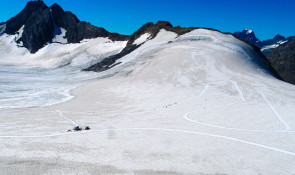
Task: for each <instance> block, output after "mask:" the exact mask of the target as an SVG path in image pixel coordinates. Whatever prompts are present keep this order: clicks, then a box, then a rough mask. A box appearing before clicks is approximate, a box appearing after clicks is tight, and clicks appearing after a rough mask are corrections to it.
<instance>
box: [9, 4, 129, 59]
mask: <svg viewBox="0 0 295 175" xmlns="http://www.w3.org/2000/svg"><path fill="white" fill-rule="evenodd" d="M51 12H52V13H51ZM51 14H52V15H53V18H52V17H51ZM52 19H54V22H55V23H56V24H57V25H58V26H59V27H62V28H64V29H66V31H67V32H66V36H65V37H66V38H67V41H68V43H78V42H80V41H81V40H83V39H90V38H97V37H109V38H110V39H111V40H127V39H128V37H129V36H126V35H120V34H118V33H110V32H108V31H106V30H105V29H104V28H100V27H95V26H93V25H91V24H90V23H87V22H84V21H80V20H79V19H78V18H77V17H76V16H75V15H74V14H72V13H71V12H65V11H63V9H62V8H61V7H60V6H59V5H57V4H54V5H52V6H51V7H47V6H46V5H45V4H44V2H43V1H30V2H28V3H27V5H26V7H25V8H24V9H23V10H22V11H21V12H20V13H19V14H17V15H16V16H15V17H13V18H11V19H9V20H8V21H7V22H6V30H5V33H7V34H10V35H14V34H16V33H17V32H18V31H19V30H20V28H21V27H22V26H25V27H24V29H23V33H22V36H21V37H20V38H19V39H18V40H17V41H16V42H18V43H21V42H22V44H23V46H24V47H26V48H27V49H28V50H29V51H30V52H31V53H35V52H37V51H38V50H39V49H41V48H42V47H43V46H44V45H45V44H47V43H51V42H52V39H53V38H54V22H53V20H52Z"/></svg>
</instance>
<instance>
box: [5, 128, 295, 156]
mask: <svg viewBox="0 0 295 175" xmlns="http://www.w3.org/2000/svg"><path fill="white" fill-rule="evenodd" d="M106 131H168V132H179V133H187V134H195V135H202V136H209V137H215V138H220V139H225V140H230V141H235V142H239V143H244V144H248V145H252V146H256V147H260V148H264V149H268V150H272V151H275V152H280V153H283V154H287V155H291V156H295V153H294V152H291V151H287V150H283V149H280V148H276V147H272V146H267V145H263V144H259V143H255V142H250V141H247V140H242V139H237V138H234V137H228V136H223V135H217V134H210V133H205V132H195V131H188V130H179V129H169V128H121V129H101V130H91V131H81V132H62V133H54V134H48V135H39V136H0V138H48V137H58V136H66V135H74V134H75V135H81V134H88V133H96V132H106Z"/></svg>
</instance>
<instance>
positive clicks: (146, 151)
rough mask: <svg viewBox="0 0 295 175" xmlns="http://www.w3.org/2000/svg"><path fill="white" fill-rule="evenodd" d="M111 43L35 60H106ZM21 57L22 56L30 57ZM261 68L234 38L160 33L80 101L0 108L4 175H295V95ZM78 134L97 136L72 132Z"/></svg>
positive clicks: (81, 92)
mask: <svg viewBox="0 0 295 175" xmlns="http://www.w3.org/2000/svg"><path fill="white" fill-rule="evenodd" d="M0 39H1V40H0V41H1V42H0V43H1V44H2V46H3V47H0V48H1V49H2V50H1V53H3V52H2V51H3V50H4V51H5V53H7V55H8V56H11V55H13V53H14V54H16V53H15V52H16V50H15V48H14V46H13V47H12V46H11V45H9V43H10V42H9V39H10V38H9V36H8V38H7V36H1V37H0ZM104 40H107V39H97V40H91V41H89V40H87V42H86V43H84V42H82V43H81V44H77V45H68V44H67V45H61V44H51V46H47V48H45V49H41V50H40V51H39V52H38V53H37V54H36V55H37V56H36V57H37V58H39V59H40V63H39V64H37V65H42V64H41V62H43V61H44V60H46V59H45V58H44V57H46V58H47V57H50V54H52V59H53V57H54V56H55V59H60V58H58V57H56V53H55V50H56V51H57V52H61V50H59V48H58V47H62V49H65V50H66V49H69V48H67V46H68V47H71V49H72V50H73V52H74V51H77V50H79V51H80V52H76V53H79V54H77V55H79V56H81V57H82V58H83V57H85V56H83V54H86V55H89V54H97V52H99V54H101V51H97V49H96V47H97V48H101V47H106V46H107V44H110V46H109V47H110V48H109V49H110V50H112V49H111V48H112V47H113V46H117V45H116V44H114V43H111V42H107V43H105V42H103V41H104ZM89 42H93V43H91V44H90V43H89ZM5 44H8V46H7V47H5ZM121 44H123V43H121ZM125 44H126V43H125ZM74 46H75V48H74ZM11 48H13V49H14V50H13V51H11V52H8V51H9V49H11ZM82 48H83V49H82ZM118 48H119V47H118ZM17 49H18V52H17V54H16V55H19V54H20V53H21V52H23V55H24V56H30V55H29V54H28V53H27V52H25V50H22V49H23V48H17ZM50 49H52V50H50ZM106 50H107V49H106ZM8 53H11V54H8ZM49 53H50V54H49ZM47 54H49V55H47ZM41 56H43V57H41ZM72 56H73V55H72ZM11 58H13V57H11ZM17 58H18V57H16V58H15V59H16V60H17ZM65 58H68V59H69V60H71V61H65V62H66V63H69V64H70V65H69V67H71V66H73V67H79V66H77V65H78V64H79V63H81V64H82V65H84V63H83V61H81V62H80V61H79V60H80V58H79V57H78V56H75V57H74V58H76V60H78V61H77V62H76V63H75V61H73V60H75V59H73V58H71V57H69V56H64V59H63V60H66V59H65ZM260 59H261V58H260V57H259V55H258V54H257V53H256V52H255V51H254V50H253V48H252V47H250V46H249V45H247V44H246V43H244V42H242V41H240V40H238V39H236V38H235V37H233V36H231V35H226V34H222V33H219V32H216V31H211V30H206V29H196V30H194V31H192V32H189V33H187V34H185V35H182V36H180V37H177V35H176V34H175V33H173V32H168V31H165V30H161V31H160V33H159V34H158V35H157V36H156V37H155V38H154V39H152V40H148V41H146V42H145V43H144V44H142V45H141V46H140V47H139V48H138V49H136V50H135V51H134V52H132V53H131V54H128V55H126V56H125V57H123V58H121V59H119V60H118V61H117V63H121V64H119V65H117V66H115V67H113V68H112V69H109V70H107V71H105V72H103V73H101V74H99V75H98V76H97V77H100V78H98V79H96V80H93V81H92V82H90V83H87V84H85V85H83V86H81V87H78V88H76V89H75V90H74V91H73V92H72V94H73V95H74V96H75V98H74V99H73V100H70V101H68V102H66V103H61V104H58V105H54V106H48V107H35V108H30V109H0V126H1V127H2V128H5V129H3V130H1V131H0V143H3V144H0V155H1V157H0V160H1V161H0V165H1V166H0V170H1V172H2V173H3V174H22V172H24V171H25V172H31V174H44V172H46V173H48V174H184V175H185V174H212V175H215V174H216V175H217V174H226V175H245V174H261V175H277V174H283V175H285V174H286V175H287V174H295V165H294V163H293V162H295V142H294V140H295V117H294V112H295V110H294V109H295V100H294V99H295V93H294V92H295V86H294V85H290V84H288V83H284V82H282V81H280V80H278V79H276V78H274V77H273V76H271V75H270V74H269V73H268V72H267V71H263V70H264V67H263V65H262V64H259V63H260ZM27 60H31V61H32V62H35V61H36V58H35V57H34V58H29V59H28V58H23V60H22V61H23V62H22V64H21V65H27V64H26V61H27ZM81 60H85V59H81ZM14 61H15V60H14ZM56 63H59V65H61V64H60V61H56ZM45 65H55V64H49V63H48V62H47V63H46V64H45ZM49 67H50V66H49ZM51 67H52V66H51ZM53 67H54V66H53ZM52 80H54V78H53V79H52ZM2 84H3V83H1V85H2ZM76 125H80V126H81V127H83V128H85V126H90V128H91V130H89V131H85V130H84V131H81V132H73V131H72V132H67V130H68V129H72V128H73V127H75V126H76ZM73 167H75V168H73Z"/></svg>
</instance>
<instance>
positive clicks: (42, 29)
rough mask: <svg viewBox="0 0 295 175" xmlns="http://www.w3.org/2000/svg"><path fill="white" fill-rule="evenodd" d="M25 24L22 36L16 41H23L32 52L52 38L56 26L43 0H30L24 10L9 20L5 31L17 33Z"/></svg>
mask: <svg viewBox="0 0 295 175" xmlns="http://www.w3.org/2000/svg"><path fill="white" fill-rule="evenodd" d="M23 25H24V26H25V27H24V29H23V30H24V31H23V33H22V37H21V38H20V39H19V40H17V41H16V42H18V43H20V42H22V43H23V46H24V47H26V48H27V49H28V50H29V51H30V52H31V53H35V52H37V51H38V50H39V49H40V48H42V47H43V46H44V45H45V44H46V43H47V42H49V41H50V40H51V39H52V36H53V30H54V27H53V23H52V20H51V16H50V10H49V8H48V7H47V6H46V5H45V4H44V3H43V1H34V2H33V1H32V2H28V4H27V6H26V7H25V9H24V10H23V11H21V12H20V13H19V14H18V15H16V16H15V17H13V18H11V19H10V20H8V21H7V23H6V30H5V32H6V33H7V34H15V33H16V32H17V31H18V30H19V29H20V28H21V27H22V26H23Z"/></svg>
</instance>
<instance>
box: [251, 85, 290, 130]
mask: <svg viewBox="0 0 295 175" xmlns="http://www.w3.org/2000/svg"><path fill="white" fill-rule="evenodd" d="M254 87H255V89H256V90H257V91H258V92H259V93H260V95H261V96H262V98H263V100H264V101H265V102H266V103H267V105H268V106H269V108H270V109H271V110H272V112H273V113H274V115H275V116H276V117H277V119H278V120H279V121H280V122H281V123H282V124H283V125H284V127H285V130H286V131H288V130H289V129H290V127H289V125H288V124H287V123H286V122H285V121H284V119H283V118H282V117H281V116H280V114H279V113H278V112H277V111H276V109H275V107H274V106H273V105H272V104H271V103H270V102H269V101H268V99H267V98H266V97H265V95H264V93H263V92H262V91H261V90H259V89H257V87H256V86H254Z"/></svg>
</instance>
